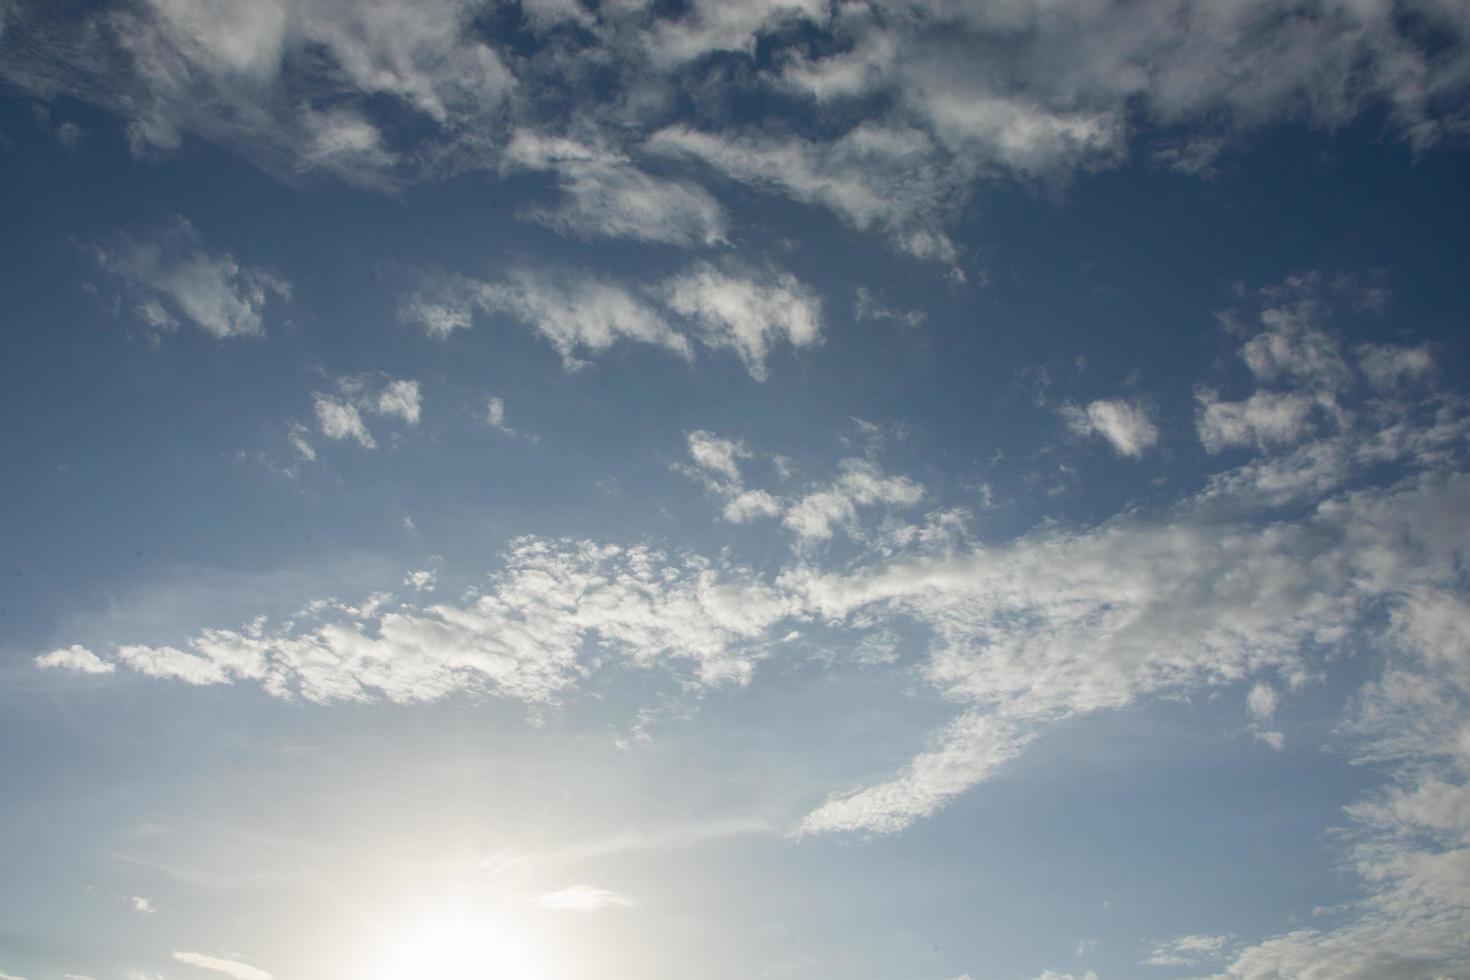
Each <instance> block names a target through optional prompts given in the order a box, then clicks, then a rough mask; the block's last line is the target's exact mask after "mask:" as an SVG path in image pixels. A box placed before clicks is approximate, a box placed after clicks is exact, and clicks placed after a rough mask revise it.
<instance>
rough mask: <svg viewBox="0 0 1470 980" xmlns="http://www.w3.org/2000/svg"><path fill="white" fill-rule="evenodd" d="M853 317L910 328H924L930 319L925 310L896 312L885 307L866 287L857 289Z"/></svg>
mask: <svg viewBox="0 0 1470 980" xmlns="http://www.w3.org/2000/svg"><path fill="white" fill-rule="evenodd" d="M852 316H853V319H855V320H892V321H893V322H894V323H898V324H901V325H903V326H905V327H910V328H912V327H922V326H923V325H924V323H925V322H926V321H928V319H929V314H927V313H925V312H924V311H923V310H895V309H893V308H891V307H888V306H885V305H884V304H883V303H881V302H879V300H878V297H876V296H874V295H873V292H872V290H870V289H868V287H866V286H859V287H858V288H857V298H856V299H855V300H854V301H853V306H852Z"/></svg>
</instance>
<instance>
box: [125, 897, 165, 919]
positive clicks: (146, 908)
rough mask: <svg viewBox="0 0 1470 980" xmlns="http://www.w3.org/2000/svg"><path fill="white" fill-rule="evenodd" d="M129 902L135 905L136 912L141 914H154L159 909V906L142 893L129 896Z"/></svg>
mask: <svg viewBox="0 0 1470 980" xmlns="http://www.w3.org/2000/svg"><path fill="white" fill-rule="evenodd" d="M128 904H129V905H131V906H132V907H133V911H134V912H137V913H139V914H141V915H152V914H153V913H155V912H157V911H158V908H157V907H156V906H155V905H154V904H153V903H152V902H151V901H149V900H148V899H146V898H144V897H142V896H141V895H134V896H132V897H131V898H129V899H128Z"/></svg>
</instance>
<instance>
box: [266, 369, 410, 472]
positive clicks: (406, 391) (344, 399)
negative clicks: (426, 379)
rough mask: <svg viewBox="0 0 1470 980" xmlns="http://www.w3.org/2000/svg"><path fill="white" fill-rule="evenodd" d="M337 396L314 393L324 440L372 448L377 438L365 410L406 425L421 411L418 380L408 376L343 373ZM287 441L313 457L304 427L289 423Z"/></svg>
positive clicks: (374, 446)
mask: <svg viewBox="0 0 1470 980" xmlns="http://www.w3.org/2000/svg"><path fill="white" fill-rule="evenodd" d="M337 391H338V394H337V395H335V396H334V395H327V394H323V393H322V392H316V393H315V394H313V395H312V404H313V407H314V408H315V411H316V421H317V428H318V429H319V430H320V431H321V433H322V435H324V436H326V437H327V438H328V439H335V440H339V441H340V440H346V439H351V440H353V441H355V442H356V443H357V444H358V445H360V446H362V448H364V449H376V448H377V446H378V443H377V440H376V439H374V438H373V434H372V432H371V431H369V429H368V427H367V423H366V422H365V421H364V420H363V417H362V416H363V413H364V412H368V413H371V414H374V415H379V416H383V417H385V418H396V419H398V420H400V421H401V422H403V423H404V424H406V425H418V424H419V419H420V418H421V416H422V413H423V395H422V392H421V391H420V388H419V383H418V382H417V381H413V380H410V379H404V378H400V379H392V378H383V377H381V376H372V375H359V376H356V377H349V376H344V377H340V378H338V379H337ZM290 439H291V444H292V446H293V447H295V449H296V451H297V454H298V455H299V456H301V457H302V458H303V459H306V460H308V461H310V460H313V459H315V458H316V450H314V449H313V448H312V447H311V445H310V444H309V443H307V442H306V439H305V430H304V429H303V428H302V427H301V426H299V425H297V426H293V427H292V429H291V434H290Z"/></svg>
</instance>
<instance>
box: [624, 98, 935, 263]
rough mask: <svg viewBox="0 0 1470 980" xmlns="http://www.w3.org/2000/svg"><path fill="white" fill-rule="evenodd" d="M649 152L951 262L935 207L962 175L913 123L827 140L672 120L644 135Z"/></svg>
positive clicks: (869, 128)
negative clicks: (690, 162) (692, 163)
mask: <svg viewBox="0 0 1470 980" xmlns="http://www.w3.org/2000/svg"><path fill="white" fill-rule="evenodd" d="M645 147H646V149H647V150H648V152H651V153H655V154H659V155H664V156H669V157H673V158H683V159H694V160H699V161H702V162H703V163H705V164H706V165H708V166H710V167H712V168H714V169H715V170H717V171H718V172H719V173H720V174H722V175H723V176H725V177H727V178H729V179H731V180H735V181H739V182H741V183H745V184H750V185H753V186H755V187H759V188H766V189H770V190H774V191H777V192H779V193H782V194H785V195H787V196H789V197H791V198H794V199H795V200H797V201H801V202H803V203H807V204H815V205H820V206H822V207H825V208H827V209H829V210H831V211H833V212H834V213H836V214H837V216H838V217H839V218H841V219H842V220H843V221H845V222H846V223H847V224H849V225H851V226H852V227H854V228H857V229H859V230H868V229H876V230H879V231H881V232H883V233H884V234H885V236H886V237H887V238H888V239H889V240H890V241H891V242H892V243H893V244H894V246H895V247H896V248H898V249H899V250H901V251H904V252H907V253H909V254H911V255H913V256H915V257H917V258H920V259H928V260H934V261H938V262H942V263H945V264H951V265H952V264H953V263H954V262H955V261H956V259H957V258H958V251H957V249H956V248H955V246H954V243H953V242H951V241H950V239H949V237H948V236H947V235H946V234H945V233H944V232H943V231H942V230H941V229H940V226H939V212H940V210H941V209H942V207H943V205H944V204H945V203H946V202H947V201H948V200H950V199H952V198H955V197H958V196H961V192H960V189H959V188H960V186H961V183H962V182H961V181H959V180H957V179H956V178H955V176H954V175H953V174H951V173H948V172H947V171H946V170H945V168H944V167H943V166H942V164H941V162H940V160H939V159H938V156H939V153H938V151H937V149H936V148H935V147H934V144H933V141H932V139H931V138H930V137H929V136H928V134H926V133H925V132H923V131H922V130H918V129H910V128H888V127H887V126H885V125H882V124H863V125H860V126H858V127H856V128H854V129H852V130H850V131H849V132H848V133H846V134H844V135H843V136H841V137H839V138H837V139H835V140H832V141H830V142H818V141H814V140H810V139H806V138H803V137H800V136H785V137H771V136H766V135H761V134H754V133H749V134H742V133H735V132H732V133H723V132H707V131H702V130H696V129H693V128H690V127H688V126H683V125H674V126H669V127H666V128H664V129H661V130H659V131H657V132H655V133H653V134H651V135H650V136H649V138H648V141H647V143H646V144H645Z"/></svg>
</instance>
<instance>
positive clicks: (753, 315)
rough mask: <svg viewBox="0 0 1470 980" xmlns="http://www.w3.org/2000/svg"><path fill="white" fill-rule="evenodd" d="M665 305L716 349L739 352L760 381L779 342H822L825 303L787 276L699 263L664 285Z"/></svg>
mask: <svg viewBox="0 0 1470 980" xmlns="http://www.w3.org/2000/svg"><path fill="white" fill-rule="evenodd" d="M663 298H664V302H665V303H667V304H668V306H669V308H670V309H672V310H673V311H675V312H676V313H678V314H680V315H682V316H685V317H688V318H690V319H692V320H693V321H694V322H695V323H696V324H697V325H698V326H699V336H700V339H701V340H703V341H704V342H705V343H706V344H708V345H709V346H711V347H717V348H719V347H723V348H729V349H730V350H733V351H734V352H735V353H736V354H738V355H739V357H740V359H741V361H743V362H744V363H745V368H746V370H747V371H749V372H750V376H751V377H753V378H755V379H756V380H757V381H764V380H765V378H766V356H767V354H768V353H769V352H770V350H771V347H772V346H773V345H774V344H775V343H777V342H778V341H783V340H784V341H785V342H787V343H789V344H791V346H793V347H810V346H812V345H814V344H816V343H818V342H819V341H820V340H821V336H822V302H821V300H820V299H819V298H818V297H817V294H816V293H815V292H813V291H812V290H811V289H809V288H807V287H806V286H804V285H802V284H801V283H800V282H798V281H797V279H796V277H795V276H793V275H791V274H790V273H787V272H775V271H767V272H763V273H731V272H725V271H721V270H720V269H717V268H716V267H715V266H713V265H711V264H709V263H708V262H700V263H696V264H695V265H694V266H692V267H691V268H690V269H688V270H687V271H685V272H683V273H680V274H679V275H677V276H675V277H673V278H672V279H669V280H668V281H666V282H665V283H664V284H663Z"/></svg>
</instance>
